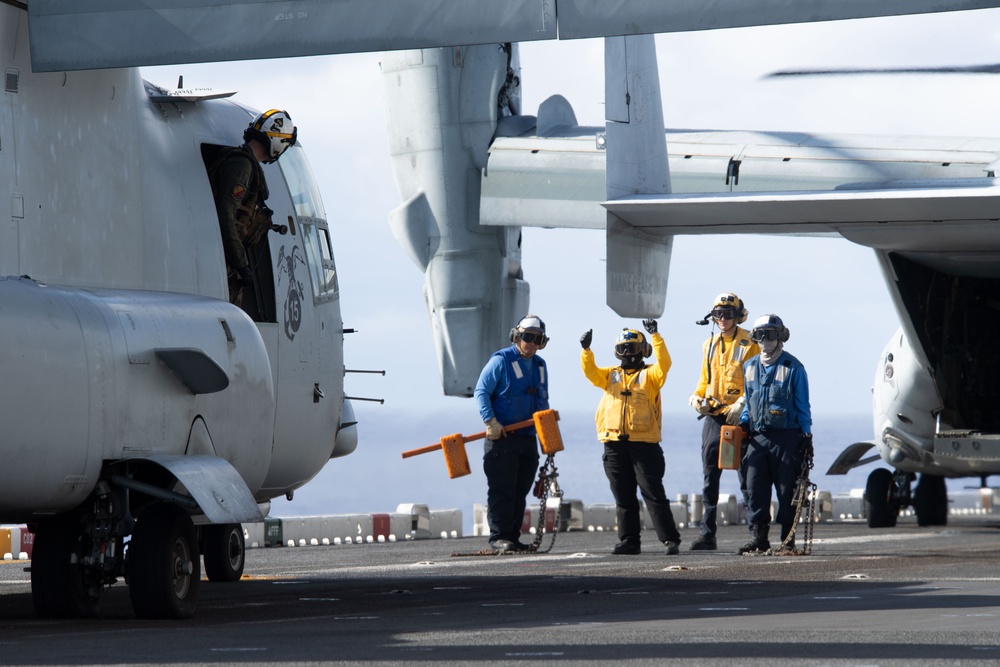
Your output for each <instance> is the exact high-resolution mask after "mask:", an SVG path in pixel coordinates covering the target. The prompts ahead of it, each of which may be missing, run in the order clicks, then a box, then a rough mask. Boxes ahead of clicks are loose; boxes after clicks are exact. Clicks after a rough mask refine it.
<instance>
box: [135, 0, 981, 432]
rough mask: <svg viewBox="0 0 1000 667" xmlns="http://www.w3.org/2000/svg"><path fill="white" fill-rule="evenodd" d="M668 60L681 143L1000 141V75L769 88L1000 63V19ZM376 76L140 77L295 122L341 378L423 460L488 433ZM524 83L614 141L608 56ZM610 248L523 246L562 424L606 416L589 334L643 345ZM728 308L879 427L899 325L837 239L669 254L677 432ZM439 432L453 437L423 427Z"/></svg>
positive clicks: (860, 256) (167, 70)
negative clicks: (404, 206) (456, 353)
mask: <svg viewBox="0 0 1000 667" xmlns="http://www.w3.org/2000/svg"><path fill="white" fill-rule="evenodd" d="M657 53H658V59H659V74H660V79H661V87H662V94H663V100H664V118H665V121H666V124H667V126H668V127H677V128H699V129H752V130H787V131H804V132H838V133H864V134H917V135H943V136H1000V128H997V127H996V123H997V109H998V105H997V102H998V101H1000V94H998V92H997V91H998V86H1000V79H998V78H997V77H995V76H993V77H990V76H984V75H951V76H947V77H946V76H924V75H895V76H882V75H880V76H866V77H843V76H833V77H824V78H815V77H805V78H797V79H763V78H762V77H764V76H765V75H766V74H768V73H769V72H773V71H776V70H781V69H787V68H819V67H824V68H829V67H875V66H879V67H893V66H897V67H904V66H905V67H912V66H920V65H923V66H932V65H960V64H984V63H993V62H1000V10H978V11H972V12H956V13H946V14H934V15H924V16H907V17H893V18H883V19H866V20H857V21H839V22H832V23H822V24H804V25H793V26H772V27H762V28H740V29H729V30H718V31H711V32H692V33H681V34H671V35H660V36H658V37H657ZM379 59H380V54H357V55H337V56H321V57H310V58H297V59H282V60H270V61H255V62H243V63H218V64H209V65H180V66H165V67H158V68H144V71H143V76H144V77H145V78H146V79H148V80H150V81H152V82H153V83H156V84H158V85H161V86H173V85H175V84H176V82H177V77H178V75H184V83H185V85H187V86H191V87H195V86H196V87H213V88H217V89H235V90H238V91H239V92H238V94H237V96H236V99H237V100H238V101H240V102H242V103H244V104H247V105H249V106H251V107H254V108H257V109H261V110H263V109H267V108H271V107H279V108H283V109H286V110H288V112H289V113H290V114H291V116H292V118H293V120H294V121H295V123H296V125H297V127H298V132H299V139H300V141H301V143H302V145H303V146H304V147H305V149H306V152H307V154H308V156H309V160H310V162H311V164H312V167H313V171H314V172H315V175H316V177H317V180H318V182H319V185H320V189H321V193H322V196H323V198H324V203H325V206H326V210H327V214H328V217H329V221H330V225H331V233H332V234H333V236H334V243H335V254H336V261H337V267H338V271H339V278H340V288H341V309H342V313H343V318H344V323H345V326H346V327H349V328H354V329H357V330H358V333H356V334H352V335H349V336H347V339H346V342H345V360H346V361H345V363H346V366H347V368H349V369H378V370H382V369H384V370H386V372H387V374H386V376H385V377H382V376H379V375H375V376H370V375H358V374H350V375H347V377H346V393H347V394H348V395H349V396H356V397H371V398H382V399H385V403H384V404H381V405H380V404H378V403H370V402H358V401H356V402H355V403H354V406H355V412H356V416H357V418H358V421H359V433H360V437H361V440H362V442H364V437H365V436H364V433H365V423H366V421H368V422H369V423H371V420H376V421H378V420H407V419H412V420H413V423H414V424H415V425H416V424H418V423H419V424H420V427H419V429H416V430H417V432H415V433H414V441H415V443H416V444H422V442H421V441H426V444H429V443H432V442H435V441H436V440H437V439H438V438H439V437H441V436H442V435H445V434H447V433H454V432H464V433H469V432H473V431H476V430H480V429H481V428H482V424H481V421H480V420H479V418H478V414H477V412H476V409H475V406H474V404H473V402H472V401H471V400H470V399H461V398H453V397H445V396H443V393H442V390H441V385H440V376H439V371H438V366H437V360H436V357H435V353H434V347H433V343H432V339H431V333H430V327H429V325H428V320H427V315H426V311H425V309H424V304H423V296H422V291H421V290H422V274H421V273H420V271H419V270H418V269H417V267H416V266H415V265H414V264H413V263H412V262H411V261H410V260H409V258H408V257H407V256H406V254H405V253H404V252H403V250H402V249H401V248H399V246H397V245H396V243H395V241H394V240H393V238H392V235H391V233H390V230H389V225H388V214H389V212H390V211H391V210H392V209H393V208H395V207H396V206H398V205H399V203H400V197H399V194H398V192H397V191H396V188H395V184H394V182H393V178H392V171H391V168H390V164H389V156H388V148H387V142H386V128H385V116H384V105H383V97H382V77H381V74H380V71H379ZM521 81H522V100H523V103H522V109H523V111H524V113H529V114H533V113H535V112H536V110H537V108H538V105H539V104H540V103H541V102H542V101H543V100H544V99H546V98H547V97H548V96H549V95H552V94H561V95H563V96H564V97H566V98H567V99H568V100H569V102H570V103H571V104H572V106H573V108H574V110H575V112H576V115H577V118H578V120H579V122H580V124H582V125H600V124H603V97H604V93H603V82H604V79H603V42H602V41H600V40H579V41H567V42H538V43H528V44H522V45H521ZM604 245H605V244H604V233H603V232H595V231H586V230H540V229H526V230H524V240H523V255H522V259H523V264H522V265H523V268H524V275H525V279H526V280H527V281H528V282H529V283H530V284H531V311H532V312H534V313H537V314H538V315H540V316H541V317H542V318H543V319H544V320H545V322H546V323H547V326H548V335H549V336H550V338H551V342H550V343H549V345H548V347H547V348H546V349H545V350H544V351H543V352H542V356H543V357H544V358H545V359H546V361H547V362H548V364H549V368H550V375H551V386H550V393H551V403H552V407H553V408H555V409H557V410H562V411H592V410H593V409H595V408H596V406H597V402H598V400H599V399H600V391H599V390H597V389H595V388H594V387H592V386H590V385H589V383H588V382H587V381H586V380H585V379H584V378H583V375H582V373H581V371H580V370H579V354H580V353H579V350H580V348H579V343H578V340H579V337H580V335H581V334H582V333H583V332H584V331H586V330H588V329H593V330H594V345H593V349H594V350H595V353H596V354H597V361H598V363H599V364H602V365H611V364H612V363H613V362H614V357H613V355H612V347H613V342H614V338H615V336H616V334H617V332H618V331H619V330H620V329H621V328H622V327H623V326H628V327H633V328H639V326H640V324H639V322H638V321H630V320H623V319H622V318H620V317H618V316H617V315H616V314H615V313H614V312H613V311H611V309H610V308H608V307H607V306H606V305H605V294H604V281H605V277H604V271H605V264H604V258H605V248H604ZM727 291H732V292H736V293H737V294H739V295H740V296H741V297H742V298H743V300H744V302H745V303H746V305H747V307H748V309H749V311H750V320H749V322H748V324H749V323H750V322H752V320H753V318H756V317H757V316H759V315H761V314H764V313H776V314H778V315H780V316H781V317H782V318H783V319H784V321H785V324H786V326H787V327H788V328H789V329H790V331H791V338H790V340H789V342H788V343H787V344H786V349H787V350H788V351H789V352H791V353H792V354H794V355H796V356H797V357H799V359H800V360H802V362H803V363H804V364H805V366H806V369H807V371H808V374H809V378H810V390H811V401H812V406H813V412H814V414H816V415H822V414H837V415H842V414H858V415H866V414H870V409H871V386H872V381H873V378H874V374H875V367H876V363H877V361H878V359H879V358H880V356H881V351H882V348H883V346H884V345H885V343H886V342H887V340H888V339H889V337H890V336H891V335H892V333H893V331H894V330H895V329H896V327H897V325H898V318H897V316H896V314H895V311H894V310H893V306H892V303H891V301H890V299H889V296H888V292H887V289H886V287H885V285H884V282H883V279H882V276H881V274H880V272H879V269H878V267H877V264H876V261H875V258H874V255H873V252H872V251H871V250H869V249H867V248H863V247H860V246H856V245H853V244H851V243H850V242H848V241H846V240H841V239H817V238H789V237H755V236H699V237H678V238H677V239H676V240H675V242H674V250H673V256H672V260H671V266H670V276H669V285H668V291H667V301H666V309H665V313H664V315H663V317H661V318H660V331H661V332H662V333H663V335H664V339H665V340H666V343H667V346H668V348H669V351H670V354H671V356H672V359H673V366H672V368H671V370H670V372H669V374H668V377H667V382H666V385H665V387H664V389H663V404H664V411H665V412H666V413H668V414H669V413H674V412H676V413H681V412H684V413H689V412H690V415H691V416H693V412H691V411H690V408H688V406H687V396H688V395H689V394H690V393H691V391H692V390H693V389H694V387H695V384H696V383H697V379H698V372H699V367H700V363H701V343H702V341H703V340H704V339H705V338H706V337H707V336H708V334H709V328H708V327H699V326H697V325H695V320H698V319H700V318H701V317H702V316H703V315H705V313H706V312H708V310H709V309H710V308H711V305H712V300H713V299H714V297H715V296H716V295H717V294H719V293H720V292H727ZM513 324H514V323H511V325H513ZM432 414H440V419H438V420H431V421H430V422H428V420H426V419H423V418H424V417H426V416H427V415H432ZM417 416H419V417H421V419H419V420H418V419H416V417H417ZM428 423H430V424H431V425H429V426H428ZM816 435H817V438H821V437H822V433H820V432H817V434H816ZM844 444H848V443H844ZM414 446H415V445H414ZM400 449H404V447H402V446H401V447H400Z"/></svg>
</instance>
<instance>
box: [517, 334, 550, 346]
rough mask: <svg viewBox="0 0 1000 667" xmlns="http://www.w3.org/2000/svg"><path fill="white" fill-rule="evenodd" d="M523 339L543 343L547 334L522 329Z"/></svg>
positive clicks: (536, 343) (537, 343) (527, 341)
mask: <svg viewBox="0 0 1000 667" xmlns="http://www.w3.org/2000/svg"><path fill="white" fill-rule="evenodd" d="M521 340H523V341H524V342H525V343H531V344H532V345H543V344H544V343H545V334H543V333H535V332H534V331H522V332H521Z"/></svg>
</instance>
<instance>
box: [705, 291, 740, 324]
mask: <svg viewBox="0 0 1000 667" xmlns="http://www.w3.org/2000/svg"><path fill="white" fill-rule="evenodd" d="M727 314H732V316H733V318H735V319H736V324H743V323H744V322H746V321H747V315H748V314H749V313H747V309H746V306H744V305H743V299H741V298H740V297H738V296H736V295H735V294H733V293H732V292H723V293H722V294H720V295H719V296H717V297H715V301H713V302H712V317H714V318H715V319H716V320H718V319H720V318H721V317H723V316H725V315H727Z"/></svg>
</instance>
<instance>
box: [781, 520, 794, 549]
mask: <svg viewBox="0 0 1000 667" xmlns="http://www.w3.org/2000/svg"><path fill="white" fill-rule="evenodd" d="M791 532H792V529H791V527H789V528H787V529H786V528H785V527H784V526H782V527H781V543H782V544H783V545H784V546H782V547H781V550H782V551H795V535H794V534H793V535H792V536H791V537H789V536H788V534H789V533H791ZM785 540H788V542H787V544H786V542H785Z"/></svg>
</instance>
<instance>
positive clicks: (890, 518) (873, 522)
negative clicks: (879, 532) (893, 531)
mask: <svg viewBox="0 0 1000 667" xmlns="http://www.w3.org/2000/svg"><path fill="white" fill-rule="evenodd" d="M892 491H893V479H892V472H891V471H889V470H886V469H885V468H876V469H875V470H872V472H871V474H870V475H868V483H867V484H865V516H866V517H867V518H868V527H869V528H892V527H893V526H895V525H896V519H897V518H898V517H899V504H898V503H897V502H896V501H895V499H894V498H893V496H892Z"/></svg>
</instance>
